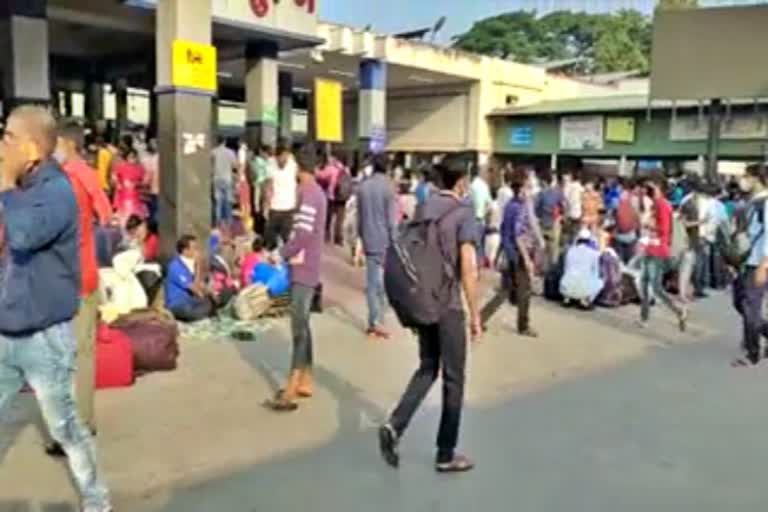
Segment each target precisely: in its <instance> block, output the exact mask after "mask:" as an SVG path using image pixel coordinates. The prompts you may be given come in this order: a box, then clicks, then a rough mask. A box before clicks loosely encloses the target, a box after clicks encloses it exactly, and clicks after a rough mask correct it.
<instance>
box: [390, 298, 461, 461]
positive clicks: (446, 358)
mask: <svg viewBox="0 0 768 512" xmlns="http://www.w3.org/2000/svg"><path fill="white" fill-rule="evenodd" d="M419 358H420V361H421V363H420V365H419V368H418V370H416V373H414V374H413V377H412V378H411V381H410V383H409V384H408V387H407V389H406V390H405V394H404V395H403V397H402V398H401V399H400V403H399V404H398V405H397V407H396V408H395V411H394V412H393V413H392V417H391V418H390V424H391V425H392V427H393V428H394V429H395V432H397V435H398V436H402V435H403V433H404V432H405V429H406V428H407V427H408V424H409V423H410V422H411V419H412V418H413V415H414V414H415V413H416V410H417V409H418V408H419V406H420V405H421V403H422V401H424V398H425V397H426V396H427V393H429V390H430V389H431V388H432V384H434V382H435V380H437V375H438V373H439V372H440V369H441V368H442V372H443V413H442V416H441V417H440V429H439V431H438V434H437V450H438V455H437V458H438V461H439V462H449V461H451V460H452V459H453V451H454V449H455V448H456V444H457V443H458V439H459V426H460V424H461V409H462V405H463V403H464V370H465V366H466V358H467V336H466V331H465V324H464V313H463V312H461V311H449V312H446V314H445V315H443V317H442V318H441V319H440V322H439V323H437V324H434V325H430V326H426V327H422V328H420V329H419Z"/></svg>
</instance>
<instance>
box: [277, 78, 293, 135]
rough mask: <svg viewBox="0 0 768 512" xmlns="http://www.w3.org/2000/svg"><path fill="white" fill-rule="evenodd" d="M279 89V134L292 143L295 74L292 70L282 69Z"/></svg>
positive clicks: (278, 81)
mask: <svg viewBox="0 0 768 512" xmlns="http://www.w3.org/2000/svg"><path fill="white" fill-rule="evenodd" d="M277 89H278V95H279V105H278V110H279V129H278V135H279V137H280V138H281V139H283V140H286V141H288V142H289V143H290V142H291V140H292V139H293V75H292V74H291V73H290V72H288V71H280V74H279V75H278V79H277Z"/></svg>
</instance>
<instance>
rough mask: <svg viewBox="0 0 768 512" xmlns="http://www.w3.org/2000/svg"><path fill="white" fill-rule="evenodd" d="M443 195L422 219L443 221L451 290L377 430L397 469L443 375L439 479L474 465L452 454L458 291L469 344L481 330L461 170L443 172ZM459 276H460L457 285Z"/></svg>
mask: <svg viewBox="0 0 768 512" xmlns="http://www.w3.org/2000/svg"><path fill="white" fill-rule="evenodd" d="M439 171H440V174H441V175H442V176H441V177H442V184H443V190H441V191H440V193H439V194H433V195H432V196H431V197H430V198H429V199H428V200H427V201H426V203H425V204H424V209H423V212H422V215H423V216H424V217H426V218H440V217H443V216H444V215H445V214H446V213H447V212H449V211H450V210H451V209H457V211H456V212H455V213H451V214H448V215H445V216H444V217H443V220H442V221H441V222H440V224H439V226H438V229H439V231H440V237H441V239H442V242H443V247H444V251H445V254H444V256H445V258H446V261H449V262H455V265H456V271H455V273H454V275H455V276H457V279H455V280H454V282H453V284H452V289H451V292H450V299H449V300H448V301H447V303H446V304H445V306H444V311H443V312H442V315H441V317H440V320H439V321H438V322H437V323H435V324H433V325H427V326H424V327H421V328H419V329H418V336H419V354H420V358H421V363H420V365H419V368H418V370H416V373H415V374H414V375H413V378H412V379H411V382H410V383H409V384H408V388H407V389H406V391H405V394H404V395H403V397H402V398H401V400H400V403H399V404H398V406H397V407H396V408H395V410H394V412H393V413H392V416H391V417H390V419H389V421H388V422H387V423H386V424H385V425H383V426H382V427H381V428H380V429H379V444H380V448H381V453H382V456H383V457H384V460H385V461H386V462H387V463H388V464H389V465H391V466H393V467H397V466H398V464H399V461H400V458H399V455H398V452H397V445H398V442H399V440H400V437H401V436H402V435H403V433H404V432H405V430H406V428H407V427H408V424H409V423H410V421H411V418H413V415H414V414H415V413H416V410H417V409H418V408H419V406H420V405H421V403H422V401H423V400H424V398H425V397H426V396H427V393H429V390H430V389H431V387H432V384H434V382H435V380H437V376H438V373H439V372H440V371H441V369H442V376H443V413H442V416H441V419H440V430H439V433H438V436H437V450H438V451H437V461H436V464H435V469H436V470H437V471H438V472H441V473H456V472H463V471H469V470H471V469H472V468H473V467H474V463H473V462H472V461H470V460H469V459H468V458H467V457H464V456H462V455H458V454H456V453H455V452H454V450H455V448H456V444H457V442H458V437H459V424H460V423H461V410H462V405H463V402H464V374H465V365H466V355H467V339H466V324H465V318H464V308H463V307H462V301H461V289H462V288H463V290H464V294H465V296H466V299H467V306H468V309H469V315H470V331H471V333H472V336H473V338H474V337H476V336H478V335H479V334H480V332H481V330H482V327H481V325H480V310H479V308H478V301H477V262H476V258H475V246H474V240H475V234H476V224H475V219H474V212H473V209H472V208H471V206H470V204H469V203H467V202H466V201H465V200H464V199H463V197H464V196H465V194H466V192H467V190H468V177H467V175H466V173H465V171H464V170H463V169H462V168H461V167H458V166H457V167H456V168H453V167H450V168H449V167H442V168H440V169H439ZM458 276H461V277H460V279H459V278H458Z"/></svg>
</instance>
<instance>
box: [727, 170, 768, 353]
mask: <svg viewBox="0 0 768 512" xmlns="http://www.w3.org/2000/svg"><path fill="white" fill-rule="evenodd" d="M767 185H768V174H767V173H766V170H765V168H764V167H763V166H762V165H750V166H749V167H747V170H746V173H745V175H744V176H743V177H742V180H741V188H742V190H743V191H744V192H747V193H748V194H750V200H749V204H748V205H747V208H746V211H745V212H744V213H745V217H744V219H745V221H746V235H747V236H748V237H749V240H750V245H751V248H750V253H749V257H748V258H747V262H746V264H745V265H744V266H743V268H741V269H739V277H738V278H737V279H736V281H735V282H734V284H733V303H734V306H735V307H736V310H737V311H738V312H739V314H740V315H741V317H742V319H743V322H744V340H743V344H742V349H743V351H744V357H742V358H739V359H737V360H736V361H734V362H733V365H734V366H753V365H756V364H757V363H759V362H760V359H761V358H762V357H763V354H761V353H760V338H761V336H766V337H768V323H766V321H765V319H764V318H763V298H764V296H765V287H766V283H768V236H766V233H765V221H766V218H768V189H767V188H766V186H767Z"/></svg>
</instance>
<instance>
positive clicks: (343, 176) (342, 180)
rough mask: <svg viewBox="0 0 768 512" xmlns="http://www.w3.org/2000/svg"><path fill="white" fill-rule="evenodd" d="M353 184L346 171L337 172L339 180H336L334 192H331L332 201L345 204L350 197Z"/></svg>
mask: <svg viewBox="0 0 768 512" xmlns="http://www.w3.org/2000/svg"><path fill="white" fill-rule="evenodd" d="M354 187H355V182H354V180H353V179H352V175H351V174H350V173H349V171H348V170H347V169H343V168H342V169H340V170H339V178H338V179H337V180H336V190H334V191H333V199H334V201H338V202H340V203H342V202H343V203H346V202H347V201H348V200H349V198H350V197H352V191H353V190H354Z"/></svg>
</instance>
